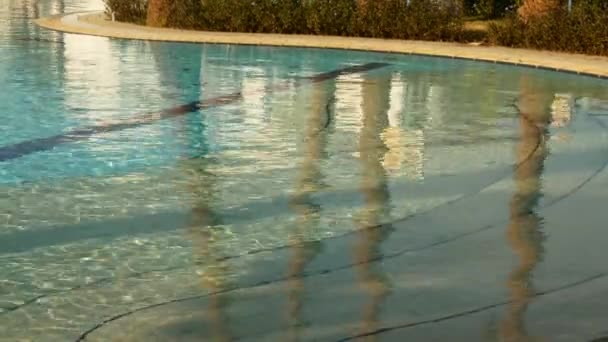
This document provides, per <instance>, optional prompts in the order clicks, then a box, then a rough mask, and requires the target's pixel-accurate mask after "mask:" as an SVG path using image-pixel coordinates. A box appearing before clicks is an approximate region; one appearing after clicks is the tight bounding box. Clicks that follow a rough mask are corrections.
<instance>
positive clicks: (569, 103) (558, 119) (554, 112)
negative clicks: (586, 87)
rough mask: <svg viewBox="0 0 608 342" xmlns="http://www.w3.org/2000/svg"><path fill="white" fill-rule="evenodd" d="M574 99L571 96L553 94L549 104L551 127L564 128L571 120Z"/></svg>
mask: <svg viewBox="0 0 608 342" xmlns="http://www.w3.org/2000/svg"><path fill="white" fill-rule="evenodd" d="M573 109H574V97H573V96H572V94H555V97H554V99H553V102H552V103H551V119H552V120H551V126H553V127H564V126H566V125H567V124H568V123H569V122H570V120H572V111H573Z"/></svg>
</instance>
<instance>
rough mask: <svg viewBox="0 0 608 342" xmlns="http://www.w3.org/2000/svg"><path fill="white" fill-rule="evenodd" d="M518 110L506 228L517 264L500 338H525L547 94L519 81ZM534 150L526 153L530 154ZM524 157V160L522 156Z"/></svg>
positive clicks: (538, 250) (537, 237) (536, 254)
mask: <svg viewBox="0 0 608 342" xmlns="http://www.w3.org/2000/svg"><path fill="white" fill-rule="evenodd" d="M522 92H523V94H522V97H521V100H520V103H519V106H518V107H519V110H520V140H519V143H518V145H517V153H516V154H517V157H518V160H520V161H522V160H523V163H522V164H520V165H519V167H518V168H517V169H516V170H515V174H514V177H515V188H516V191H515V194H514V195H513V198H512V200H511V205H510V207H511V210H510V223H509V227H508V229H507V234H508V238H509V242H510V244H511V247H512V249H513V251H514V252H515V254H517V256H518V257H519V264H518V265H517V266H516V267H515V269H514V270H513V272H511V275H510V276H509V282H508V288H509V290H510V293H511V301H510V304H509V307H508V311H507V314H506V316H505V318H504V319H503V322H502V325H501V329H500V334H501V337H502V340H503V341H513V342H520V341H528V340H531V337H530V336H528V333H527V331H526V327H525V322H524V315H525V312H526V310H527V308H528V304H529V303H530V301H531V300H532V298H533V297H534V294H535V290H534V286H533V284H532V272H533V270H534V268H535V267H536V265H537V264H538V263H539V262H540V261H541V259H542V255H543V247H542V240H543V234H542V231H541V229H542V218H541V217H540V216H539V215H538V213H537V208H538V203H539V200H540V198H541V196H542V180H541V175H542V172H543V167H544V161H545V159H546V157H547V155H548V148H547V146H546V139H547V136H546V127H547V123H548V121H549V115H550V114H549V105H550V104H551V99H550V96H545V93H546V92H543V90H542V89H540V91H539V89H532V88H530V85H529V83H527V82H524V83H523V84H522ZM532 151H534V152H533V153H532V155H531V157H526V156H529V155H530V153H531V152H532ZM525 158H527V159H525Z"/></svg>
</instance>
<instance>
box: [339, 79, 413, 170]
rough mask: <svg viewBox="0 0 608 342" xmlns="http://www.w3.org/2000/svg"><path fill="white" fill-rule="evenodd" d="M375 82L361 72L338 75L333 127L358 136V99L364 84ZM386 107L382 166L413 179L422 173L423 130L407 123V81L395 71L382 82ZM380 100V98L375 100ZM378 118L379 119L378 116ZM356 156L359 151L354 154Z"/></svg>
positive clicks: (360, 124) (360, 121)
mask: <svg viewBox="0 0 608 342" xmlns="http://www.w3.org/2000/svg"><path fill="white" fill-rule="evenodd" d="M375 82H377V80H375V79H367V78H364V77H363V76H361V75H357V74H354V75H343V76H340V77H338V79H337V86H336V127H337V129H339V130H341V131H343V132H348V133H355V134H358V135H361V134H362V133H361V131H362V129H363V124H364V112H363V110H362V98H363V89H364V87H366V86H368V85H370V84H372V83H375ZM386 87H387V89H386V91H387V92H388V96H387V98H386V101H387V103H386V104H384V105H385V106H387V110H386V111H384V112H383V113H382V115H383V117H384V119H382V120H386V122H387V123H388V124H387V125H386V127H385V128H384V129H383V130H382V131H381V133H380V134H381V138H382V143H383V144H384V146H385V148H386V153H384V154H383V156H382V157H381V160H382V166H383V167H384V168H385V170H386V171H389V172H390V173H391V174H393V175H406V176H407V177H410V178H413V179H420V178H422V176H423V171H424V170H423V167H424V166H423V162H424V131H423V129H422V127H416V126H415V125H409V124H408V123H407V122H408V120H406V117H407V116H409V115H412V114H413V113H412V112H410V107H409V105H408V99H411V97H409V94H408V93H409V90H410V89H409V84H408V83H406V82H405V80H403V77H402V76H400V75H398V74H395V75H393V76H392V77H389V79H388V83H387V84H386ZM378 101H380V100H378ZM378 119H379V118H378ZM355 155H356V156H358V157H360V152H356V153H355Z"/></svg>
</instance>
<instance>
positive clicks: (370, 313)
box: [354, 76, 392, 339]
mask: <svg viewBox="0 0 608 342" xmlns="http://www.w3.org/2000/svg"><path fill="white" fill-rule="evenodd" d="M366 80H368V82H365V83H364V84H363V86H362V87H363V88H362V101H361V108H362V113H363V118H362V129H361V132H360V135H359V153H360V157H359V163H360V165H361V182H360V191H361V193H362V194H363V198H364V207H363V208H362V210H361V212H360V214H359V219H358V221H359V222H358V225H359V227H360V230H359V233H358V235H359V236H360V239H359V241H358V243H357V244H356V247H355V255H354V259H355V262H354V264H355V265H357V273H358V276H359V283H360V285H361V288H362V290H363V291H365V292H366V293H367V294H368V296H369V301H368V302H367V304H366V305H365V307H364V308H363V310H362V312H363V318H362V321H361V324H360V326H361V333H363V334H365V333H368V332H371V331H374V330H375V329H377V325H378V320H379V317H378V316H379V315H380V308H381V305H382V303H383V301H384V299H385V298H386V297H387V296H388V295H389V293H390V286H389V284H388V281H387V279H386V278H385V276H384V274H383V270H382V268H381V266H380V264H379V263H375V262H374V261H377V259H378V258H379V257H380V256H381V252H380V245H381V243H382V242H383V241H384V240H386V239H387V238H388V235H389V234H390V232H391V231H392V227H391V226H389V225H384V224H382V221H383V219H384V217H386V216H388V214H389V212H390V192H389V189H388V185H387V176H386V170H385V169H384V167H383V166H382V159H383V156H384V154H385V151H386V150H385V145H384V143H383V142H382V139H381V133H382V131H384V130H385V129H386V128H387V127H388V126H389V120H388V117H387V114H388V111H389V108H390V103H389V97H390V84H391V80H390V78H389V77H382V76H381V77H375V78H372V77H369V78H368V77H366ZM370 339H373V337H370Z"/></svg>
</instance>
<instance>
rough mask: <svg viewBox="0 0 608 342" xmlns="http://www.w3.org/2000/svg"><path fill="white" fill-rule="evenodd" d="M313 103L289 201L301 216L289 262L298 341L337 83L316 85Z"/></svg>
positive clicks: (315, 243)
mask: <svg viewBox="0 0 608 342" xmlns="http://www.w3.org/2000/svg"><path fill="white" fill-rule="evenodd" d="M313 92H314V93H313V102H312V109H311V111H310V116H309V119H308V126H307V129H306V131H305V137H304V139H305V150H304V159H303V160H302V162H301V163H300V173H299V174H298V177H297V185H296V191H295V193H294V195H293V196H292V197H291V200H290V207H291V208H292V209H293V210H294V211H295V212H296V213H297V215H298V224H297V226H296V228H295V230H294V231H293V232H292V234H291V238H290V240H291V241H290V243H291V245H292V249H293V257H292V259H291V261H290V263H289V271H288V286H289V289H290V294H289V307H288V311H289V312H288V317H289V318H290V320H291V322H290V336H289V340H292V341H297V340H299V328H300V326H301V318H300V316H301V313H300V312H301V308H302V295H303V291H304V281H303V278H302V277H301V275H302V273H303V272H304V269H305V268H306V265H308V263H310V261H311V260H312V259H313V258H314V257H315V255H317V253H318V252H319V250H320V247H321V245H320V244H321V243H320V242H319V241H307V235H308V234H310V233H311V230H312V229H313V228H314V226H315V225H318V220H319V211H320V208H319V207H318V206H317V205H315V204H314V203H313V202H312V199H311V195H312V194H314V193H315V192H317V191H318V190H319V188H320V187H321V184H322V181H321V180H322V178H323V175H322V174H321V170H320V165H319V160H320V159H322V158H323V154H324V150H325V146H326V143H327V135H328V130H327V128H328V127H327V126H328V125H329V123H330V122H331V117H330V115H331V113H330V105H331V102H332V100H333V96H334V92H335V83H334V82H329V81H328V82H325V83H318V84H316V85H315V86H314V90H313Z"/></svg>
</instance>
